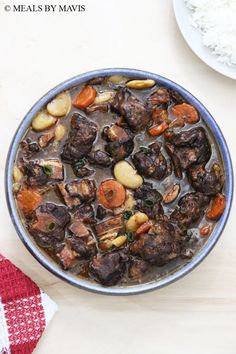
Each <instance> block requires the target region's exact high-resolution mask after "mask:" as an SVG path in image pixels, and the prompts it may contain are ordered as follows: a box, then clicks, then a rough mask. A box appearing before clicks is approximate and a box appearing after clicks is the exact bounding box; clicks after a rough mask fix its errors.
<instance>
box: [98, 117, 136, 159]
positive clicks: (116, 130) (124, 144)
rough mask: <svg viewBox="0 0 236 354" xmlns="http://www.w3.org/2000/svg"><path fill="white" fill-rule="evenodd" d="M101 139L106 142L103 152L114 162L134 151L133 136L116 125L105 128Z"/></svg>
mask: <svg viewBox="0 0 236 354" xmlns="http://www.w3.org/2000/svg"><path fill="white" fill-rule="evenodd" d="M103 138H105V139H106V140H107V143H106V145H105V150H106V151H107V152H108V153H109V154H110V155H111V156H112V157H113V158H114V160H115V161H119V160H122V159H124V158H125V157H128V156H129V155H130V154H131V152H132V151H133V149H134V142H133V135H132V134H131V133H130V131H128V130H125V129H123V128H122V127H119V126H118V125H117V124H114V125H112V126H111V127H105V129H104V131H103Z"/></svg>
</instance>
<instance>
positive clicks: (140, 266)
mask: <svg viewBox="0 0 236 354" xmlns="http://www.w3.org/2000/svg"><path fill="white" fill-rule="evenodd" d="M149 269H150V264H149V263H148V262H146V261H144V260H143V259H133V260H132V261H131V264H130V267H129V275H130V277H131V279H133V280H136V281H139V282H140V281H141V280H142V277H143V276H144V274H145V273H147V271H148V270H149Z"/></svg>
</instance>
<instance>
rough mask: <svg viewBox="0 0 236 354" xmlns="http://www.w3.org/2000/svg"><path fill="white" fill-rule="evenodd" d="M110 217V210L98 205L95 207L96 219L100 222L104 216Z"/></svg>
mask: <svg viewBox="0 0 236 354" xmlns="http://www.w3.org/2000/svg"><path fill="white" fill-rule="evenodd" d="M111 215H112V211H111V210H108V209H105V208H103V206H102V205H100V204H99V205H98V207H97V213H96V217H97V219H99V220H102V219H104V218H105V217H106V216H111Z"/></svg>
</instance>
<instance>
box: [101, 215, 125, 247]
mask: <svg viewBox="0 0 236 354" xmlns="http://www.w3.org/2000/svg"><path fill="white" fill-rule="evenodd" d="M123 227H124V221H123V218H122V215H117V216H114V217H112V218H109V219H107V220H105V221H103V222H100V223H98V224H97V225H96V226H95V230H96V234H97V237H98V238H99V240H100V241H101V240H104V239H107V238H114V237H115V236H117V234H118V232H120V231H121V230H122V229H123Z"/></svg>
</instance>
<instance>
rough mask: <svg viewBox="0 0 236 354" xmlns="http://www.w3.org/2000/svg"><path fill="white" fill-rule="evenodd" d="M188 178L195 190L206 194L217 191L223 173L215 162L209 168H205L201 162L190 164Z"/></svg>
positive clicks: (222, 180) (220, 187)
mask: <svg viewBox="0 0 236 354" xmlns="http://www.w3.org/2000/svg"><path fill="white" fill-rule="evenodd" d="M188 178H189V182H190V184H191V185H192V187H193V188H194V189H195V190H196V191H198V192H202V193H204V194H207V195H215V194H217V193H219V192H220V191H221V189H222V186H223V183H224V173H223V171H222V168H221V167H220V166H219V165H218V164H217V163H214V164H213V165H212V167H211V169H210V170H206V169H205V166H204V165H203V164H202V165H197V166H190V168H189V170H188Z"/></svg>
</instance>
